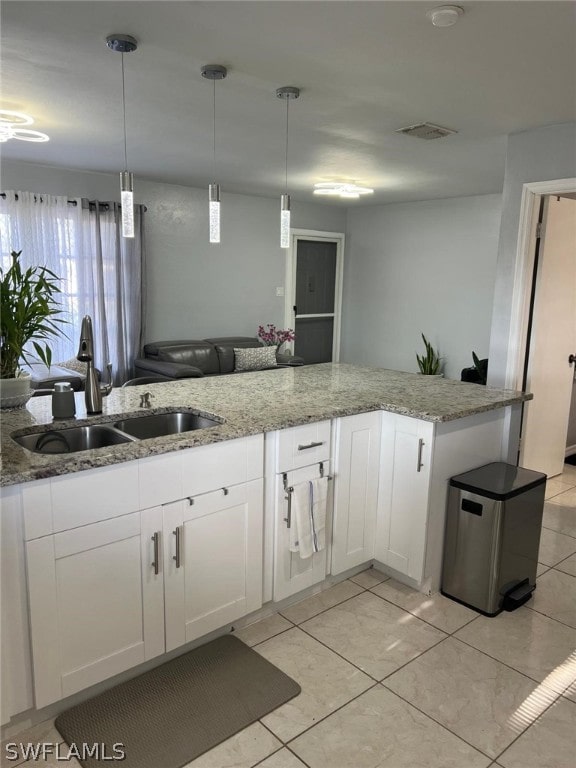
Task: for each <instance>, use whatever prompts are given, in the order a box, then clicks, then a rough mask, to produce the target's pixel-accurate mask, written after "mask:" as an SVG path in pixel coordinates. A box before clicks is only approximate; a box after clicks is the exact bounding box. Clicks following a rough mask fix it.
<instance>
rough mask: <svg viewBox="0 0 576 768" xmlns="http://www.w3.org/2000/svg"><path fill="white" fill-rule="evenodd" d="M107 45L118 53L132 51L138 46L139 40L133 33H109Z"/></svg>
mask: <svg viewBox="0 0 576 768" xmlns="http://www.w3.org/2000/svg"><path fill="white" fill-rule="evenodd" d="M106 45H107V46H108V48H110V50H111V51H116V52H117V53H132V51H135V50H136V48H138V41H137V40H136V38H135V37H132V35H108V37H107V38H106Z"/></svg>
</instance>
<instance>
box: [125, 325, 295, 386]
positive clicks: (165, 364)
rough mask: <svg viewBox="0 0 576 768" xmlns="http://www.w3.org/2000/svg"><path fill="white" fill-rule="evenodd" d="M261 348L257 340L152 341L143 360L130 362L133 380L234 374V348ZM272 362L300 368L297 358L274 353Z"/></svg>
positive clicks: (147, 345) (146, 345)
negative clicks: (132, 367)
mask: <svg viewBox="0 0 576 768" xmlns="http://www.w3.org/2000/svg"><path fill="white" fill-rule="evenodd" d="M261 346H262V345H261V344H260V342H259V341H258V339H255V338H252V337H250V336H223V337H221V338H214V339H182V340H176V341H155V342H152V343H150V344H145V345H144V350H143V356H142V357H139V358H137V359H136V360H135V361H134V368H135V371H136V376H151V375H157V376H163V377H165V378H166V379H167V380H172V379H190V378H200V377H202V376H218V375H221V374H228V373H236V371H235V370H234V348H235V347H236V349H255V348H258V347H261ZM276 360H277V363H278V366H279V367H287V366H296V365H303V364H304V360H303V359H302V358H301V357H296V356H294V355H284V354H282V353H279V352H277V353H276ZM271 370H273V369H271Z"/></svg>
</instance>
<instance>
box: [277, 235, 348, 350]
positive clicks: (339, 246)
mask: <svg viewBox="0 0 576 768" xmlns="http://www.w3.org/2000/svg"><path fill="white" fill-rule="evenodd" d="M345 239H346V238H345V235H344V233H343V232H323V231H320V230H316V229H291V230H290V248H289V249H288V253H287V255H286V276H285V283H284V284H285V286H286V290H285V294H284V295H285V299H284V323H285V326H286V328H291V327H292V323H293V322H294V312H293V309H292V307H293V306H294V303H295V295H294V292H295V290H296V253H297V245H298V240H317V241H320V242H329V243H336V283H335V286H334V335H333V339H332V362H333V363H337V362H338V361H339V360H340V331H341V325H342V282H343V275H344V244H345Z"/></svg>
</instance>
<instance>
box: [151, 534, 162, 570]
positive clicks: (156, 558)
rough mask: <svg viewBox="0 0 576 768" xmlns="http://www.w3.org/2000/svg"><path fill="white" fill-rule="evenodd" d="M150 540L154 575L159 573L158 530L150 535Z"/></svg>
mask: <svg viewBox="0 0 576 768" xmlns="http://www.w3.org/2000/svg"><path fill="white" fill-rule="evenodd" d="M152 541H153V542H154V562H153V563H152V568H154V575H155V576H158V574H159V573H160V533H159V532H158V531H156V533H155V534H154V535H153V536H152Z"/></svg>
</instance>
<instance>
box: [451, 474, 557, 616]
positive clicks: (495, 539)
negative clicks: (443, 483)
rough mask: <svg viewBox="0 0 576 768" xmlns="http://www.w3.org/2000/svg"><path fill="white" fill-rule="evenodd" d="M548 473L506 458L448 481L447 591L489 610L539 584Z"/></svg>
mask: <svg viewBox="0 0 576 768" xmlns="http://www.w3.org/2000/svg"><path fill="white" fill-rule="evenodd" d="M545 487H546V475H544V474H542V473H541V472H533V471H532V470H530V469H523V468H521V467H515V466H513V465H511V464H505V463H503V462H494V463H492V464H486V465H485V466H483V467H479V468H478V469H473V470H471V471H470V472H464V473H463V474H461V475H456V476H455V477H453V478H451V480H450V482H449V492H448V508H447V513H446V531H445V537H444V561H443V568H442V590H441V591H442V594H444V595H446V596H447V597H451V598H453V599H454V600H457V601H458V602H460V603H463V604H464V605H467V606H469V607H470V608H474V609H476V610H477V611H480V613H484V614H486V615H487V616H494V615H496V614H497V613H500V611H501V610H513V609H514V608H517V607H518V606H520V605H522V604H523V603H525V602H526V601H527V600H528V599H529V598H530V597H531V595H532V592H533V591H534V589H535V587H536V566H537V563H538V548H539V546H540V531H541V528H542V512H543V509H544V491H545Z"/></svg>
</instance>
